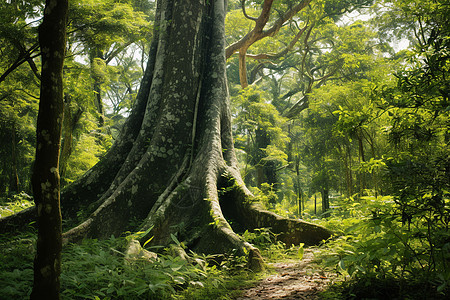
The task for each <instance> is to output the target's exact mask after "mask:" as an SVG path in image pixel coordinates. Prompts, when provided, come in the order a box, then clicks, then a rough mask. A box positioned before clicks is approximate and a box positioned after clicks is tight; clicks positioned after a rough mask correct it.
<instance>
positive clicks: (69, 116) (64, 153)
mask: <svg viewBox="0 0 450 300" xmlns="http://www.w3.org/2000/svg"><path fill="white" fill-rule="evenodd" d="M64 99H65V100H64V120H63V140H62V146H61V154H60V159H59V175H60V177H61V185H62V186H64V184H65V182H66V181H65V176H66V172H67V163H68V161H69V158H70V156H71V155H72V151H73V147H74V145H73V133H74V130H75V127H76V126H77V124H78V122H79V121H80V118H81V115H82V114H83V110H81V109H80V108H78V109H77V111H76V112H75V113H74V112H73V111H72V107H71V99H70V96H69V95H65V97H64Z"/></svg>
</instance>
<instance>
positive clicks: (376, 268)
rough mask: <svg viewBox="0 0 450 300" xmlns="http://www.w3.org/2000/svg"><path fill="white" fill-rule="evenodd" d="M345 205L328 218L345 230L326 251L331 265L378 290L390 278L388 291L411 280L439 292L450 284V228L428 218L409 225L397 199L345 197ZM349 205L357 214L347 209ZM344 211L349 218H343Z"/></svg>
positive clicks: (325, 257) (326, 261)
mask: <svg viewBox="0 0 450 300" xmlns="http://www.w3.org/2000/svg"><path fill="white" fill-rule="evenodd" d="M352 202H353V205H350V203H352ZM341 206H342V210H341V213H339V210H334V217H331V218H330V219H329V220H328V221H327V222H326V223H327V224H328V227H329V228H332V227H333V226H335V225H338V226H339V227H338V228H336V229H339V231H340V236H339V237H337V238H335V239H334V240H333V241H331V242H328V243H327V244H326V248H325V249H323V252H322V255H321V258H322V259H323V262H324V264H325V265H326V266H328V267H329V268H331V269H333V270H334V271H336V272H338V273H340V274H342V275H344V276H345V275H349V276H351V278H353V279H355V280H358V281H360V282H365V284H366V285H368V286H369V285H370V286H371V287H372V289H373V288H374V286H375V285H376V284H379V283H380V282H381V283H382V282H384V283H387V282H389V281H391V286H390V287H386V289H388V288H395V289H396V290H397V292H398V291H401V290H402V285H404V284H405V282H409V283H408V284H409V285H411V286H413V285H421V286H423V287H424V289H426V290H427V292H432V293H435V294H439V293H442V292H444V291H445V290H446V289H447V288H448V284H449V280H450V273H449V271H448V270H449V269H448V258H449V257H450V251H449V250H450V248H449V245H448V240H449V238H450V234H449V233H448V229H447V228H443V227H441V226H438V225H437V224H434V226H435V227H433V228H430V225H431V223H430V222H429V220H425V219H415V220H412V222H411V223H410V224H407V223H405V222H404V220H403V219H402V213H401V212H400V211H399V207H398V205H397V204H396V202H395V201H394V200H393V198H392V197H382V198H375V197H364V198H362V200H361V202H354V200H353V199H344V202H342V205H341ZM348 207H351V212H348V211H347V209H345V210H344V208H348ZM344 215H346V216H347V217H345V219H342V218H343V216H344ZM392 284H393V285H394V287H393V286H392ZM433 290H434V291H433ZM361 292H362V291H361ZM384 292H386V291H384ZM366 297H376V296H375V295H372V296H366Z"/></svg>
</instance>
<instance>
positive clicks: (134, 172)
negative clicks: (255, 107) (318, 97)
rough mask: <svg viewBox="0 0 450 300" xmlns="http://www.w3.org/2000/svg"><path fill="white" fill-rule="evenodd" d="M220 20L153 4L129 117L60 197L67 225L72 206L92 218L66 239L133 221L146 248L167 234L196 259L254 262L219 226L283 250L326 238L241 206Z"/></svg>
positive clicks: (202, 6) (197, 5) (188, 5)
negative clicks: (274, 236)
mask: <svg viewBox="0 0 450 300" xmlns="http://www.w3.org/2000/svg"><path fill="white" fill-rule="evenodd" d="M224 17H225V6H224V1H223V0H215V1H203V0H191V1H180V0H162V1H159V2H158V5H157V11H156V26H155V29H156V30H155V33H154V37H155V38H154V40H153V42H152V46H151V50H150V56H149V57H150V59H149V61H148V66H147V69H146V71H145V74H144V78H143V80H142V84H141V88H140V91H139V94H138V96H137V99H136V104H135V107H134V109H133V111H132V113H131V115H130V117H129V119H128V121H127V122H126V124H125V125H124V128H123V130H122V133H121V135H120V137H119V138H118V139H117V141H116V143H115V145H114V146H113V147H112V148H111V150H110V151H109V153H108V154H107V155H106V156H105V157H104V158H103V159H102V161H100V162H99V163H98V164H97V165H96V166H95V167H94V168H93V169H91V171H89V172H88V173H87V174H86V175H85V176H84V177H83V178H82V179H81V180H79V181H78V182H76V183H75V184H73V185H72V186H70V187H69V188H68V189H66V190H65V193H64V202H63V208H64V211H65V212H67V215H68V216H70V215H72V216H73V214H74V213H75V212H77V211H78V210H79V208H80V206H84V207H85V210H86V211H88V212H89V210H91V211H92V213H91V214H90V216H89V217H88V218H87V220H86V221H85V222H83V223H82V224H80V225H79V226H77V227H75V228H73V229H72V230H70V231H68V232H67V233H66V234H65V237H66V239H68V240H71V239H72V240H73V239H77V238H81V237H84V236H96V237H98V236H99V237H108V236H110V235H111V234H119V233H120V232H122V231H123V230H125V229H126V228H128V226H129V223H130V220H132V219H133V218H137V219H139V220H143V223H142V225H141V229H143V230H146V229H148V228H153V229H152V230H151V231H150V232H149V235H153V236H154V239H153V240H152V242H153V243H157V244H167V243H169V242H170V233H172V234H175V235H178V238H179V239H180V240H184V241H185V242H186V244H187V245H189V247H191V248H192V249H194V250H198V251H205V252H222V251H225V250H226V249H238V250H240V251H241V253H246V252H248V251H250V252H252V253H257V251H256V250H255V249H254V248H253V247H252V246H251V245H249V244H247V243H245V242H243V241H242V240H241V239H240V238H239V237H238V236H237V235H236V234H235V233H234V231H233V230H232V228H231V227H230V225H229V223H228V222H227V220H226V217H234V219H238V220H242V223H243V224H242V225H243V226H246V227H250V228H252V227H263V226H269V227H272V228H274V230H278V231H283V232H284V233H285V234H284V237H285V238H286V241H288V242H291V243H295V242H300V241H304V242H307V243H315V242H318V241H320V240H322V239H324V238H326V237H328V236H329V233H328V231H327V230H325V229H323V228H321V227H317V226H314V225H312V224H309V223H305V222H301V221H298V220H284V219H281V218H280V217H279V216H277V215H275V214H272V213H269V212H267V211H263V210H262V209H261V208H259V207H258V206H257V205H256V204H251V203H250V202H249V201H246V200H247V199H248V198H249V197H251V195H250V193H249V192H248V190H247V189H246V187H245V185H244V184H243V182H242V179H241V177H240V174H239V172H238V168H237V161H236V158H235V153H234V146H233V139H232V136H231V114H230V108H229V98H228V95H227V84H226V76H225V71H226V64H225V37H224ZM180 45H185V47H181V46H180ZM226 187H228V188H229V189H226V191H227V192H225V193H221V194H220V195H219V193H218V190H220V189H222V188H226ZM118 211H120V215H119V214H117V212H118ZM290 229H292V230H290Z"/></svg>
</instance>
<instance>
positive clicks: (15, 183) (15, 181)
mask: <svg viewBox="0 0 450 300" xmlns="http://www.w3.org/2000/svg"><path fill="white" fill-rule="evenodd" d="M11 140H12V141H11V159H12V162H11V163H12V174H11V183H10V188H9V190H10V191H14V192H16V193H18V192H19V191H20V187H19V174H18V173H17V141H16V124H15V123H14V124H13V127H12V132H11Z"/></svg>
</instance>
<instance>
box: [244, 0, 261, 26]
mask: <svg viewBox="0 0 450 300" xmlns="http://www.w3.org/2000/svg"><path fill="white" fill-rule="evenodd" d="M245 1H246V0H241V7H242V13H243V14H244V16H245V17H246V18H247V19H249V20H252V21H256V20H258V18H255V17H251V16H249V15H248V14H247V12H246V11H245Z"/></svg>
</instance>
